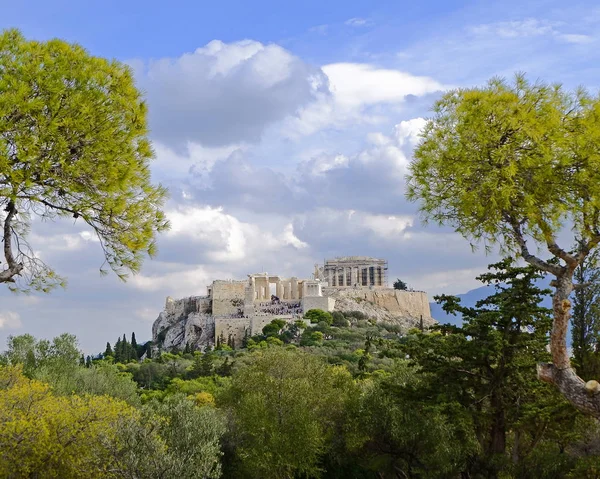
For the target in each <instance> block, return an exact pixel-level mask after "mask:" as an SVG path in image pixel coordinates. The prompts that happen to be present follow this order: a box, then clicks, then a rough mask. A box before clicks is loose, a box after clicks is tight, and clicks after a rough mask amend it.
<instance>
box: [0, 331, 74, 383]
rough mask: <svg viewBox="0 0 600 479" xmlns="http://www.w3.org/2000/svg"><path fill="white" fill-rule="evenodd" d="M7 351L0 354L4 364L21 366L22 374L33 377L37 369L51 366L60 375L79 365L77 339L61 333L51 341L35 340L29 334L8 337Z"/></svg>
mask: <svg viewBox="0 0 600 479" xmlns="http://www.w3.org/2000/svg"><path fill="white" fill-rule="evenodd" d="M7 345H8V349H7V350H6V351H5V352H4V353H3V354H2V355H3V356H4V357H5V360H6V361H5V362H6V363H7V364H11V365H19V364H20V365H22V366H23V372H24V373H25V374H26V375H27V376H29V377H33V376H34V375H35V372H36V371H37V369H39V368H41V367H44V366H47V365H52V367H53V368H55V369H56V370H60V371H62V373H61V374H68V372H69V371H71V370H73V369H74V368H76V367H77V366H78V364H79V360H80V355H81V352H80V351H79V347H78V345H77V338H76V337H75V336H73V335H72V334H68V333H63V334H61V335H60V336H57V337H55V338H54V339H52V341H48V340H45V339H40V340H37V339H35V338H34V337H33V336H31V335H30V334H22V335H19V336H9V337H8V341H7Z"/></svg>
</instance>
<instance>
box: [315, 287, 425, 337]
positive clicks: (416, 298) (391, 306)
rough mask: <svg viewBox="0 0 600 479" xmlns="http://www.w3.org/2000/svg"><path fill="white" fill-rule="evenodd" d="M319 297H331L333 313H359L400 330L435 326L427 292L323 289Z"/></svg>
mask: <svg viewBox="0 0 600 479" xmlns="http://www.w3.org/2000/svg"><path fill="white" fill-rule="evenodd" d="M323 295H325V296H329V297H331V298H335V311H340V312H342V313H343V312H350V311H360V312H361V313H364V314H366V315H367V316H368V317H369V318H375V319H376V320H377V321H386V322H389V323H394V324H398V325H400V326H401V327H402V328H403V329H405V330H408V329H410V328H414V327H418V326H419V324H420V321H421V317H422V318H423V325H424V326H425V327H428V326H432V325H434V324H436V321H435V320H434V319H433V318H432V317H431V310H430V308H429V301H428V298H427V293H424V292H421V291H400V290H397V289H387V288H386V289H362V288H357V289H354V288H348V289H337V288H324V289H323Z"/></svg>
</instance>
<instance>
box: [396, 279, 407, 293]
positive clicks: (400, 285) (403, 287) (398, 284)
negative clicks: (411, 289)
mask: <svg viewBox="0 0 600 479" xmlns="http://www.w3.org/2000/svg"><path fill="white" fill-rule="evenodd" d="M394 289H400V290H402V291H406V290H407V289H408V285H407V284H406V283H405V282H404V281H402V280H401V279H400V278H398V279H397V280H396V281H394Z"/></svg>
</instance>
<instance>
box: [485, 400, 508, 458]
mask: <svg viewBox="0 0 600 479" xmlns="http://www.w3.org/2000/svg"><path fill="white" fill-rule="evenodd" d="M490 406H491V409H492V411H493V417H492V427H491V431H490V450H489V452H490V454H504V453H505V452H506V418H505V415H504V405H503V404H502V396H501V395H500V393H499V392H498V391H496V390H494V391H492V397H491V399H490Z"/></svg>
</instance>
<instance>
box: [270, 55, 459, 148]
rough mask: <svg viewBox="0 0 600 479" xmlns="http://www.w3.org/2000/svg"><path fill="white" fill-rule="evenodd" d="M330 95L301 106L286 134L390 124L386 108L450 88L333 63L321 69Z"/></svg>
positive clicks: (295, 135) (390, 72) (423, 78)
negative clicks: (414, 97)
mask: <svg viewBox="0 0 600 479" xmlns="http://www.w3.org/2000/svg"><path fill="white" fill-rule="evenodd" d="M322 69H323V71H324V72H325V74H326V75H327V79H328V82H329V92H330V93H329V92H327V93H317V94H316V98H317V100H316V101H315V102H313V103H310V104H308V105H306V106H305V107H302V108H301V109H300V110H299V114H298V117H293V118H292V117H290V118H288V119H286V120H285V122H284V125H283V127H282V130H283V134H284V135H285V136H289V137H291V138H294V139H297V138H301V137H303V136H306V135H311V134H313V133H316V132H318V131H320V130H325V129H327V128H343V127H345V126H347V125H360V124H367V125H377V124H381V123H385V122H387V121H389V112H385V111H384V110H383V108H386V107H387V108H394V111H393V113H394V115H397V114H398V111H397V107H398V106H400V105H403V104H404V102H405V101H406V99H407V97H409V96H417V97H419V96H423V95H427V94H431V93H435V92H438V91H443V90H446V89H448V88H451V86H450V85H444V84H442V83H440V82H438V81H436V80H434V79H433V78H430V77H427V76H415V75H412V74H410V73H407V72H404V71H400V70H392V69H385V68H377V67H375V66H373V65H369V64H365V63H332V64H329V65H325V66H323V67H322Z"/></svg>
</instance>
